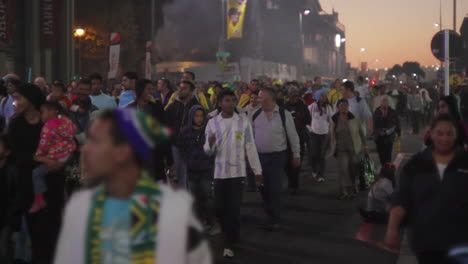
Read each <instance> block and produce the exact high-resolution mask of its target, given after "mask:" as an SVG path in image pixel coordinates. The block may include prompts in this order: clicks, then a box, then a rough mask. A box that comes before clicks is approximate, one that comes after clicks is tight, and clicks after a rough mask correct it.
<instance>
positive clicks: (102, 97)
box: [89, 73, 117, 110]
mask: <svg viewBox="0 0 468 264" xmlns="http://www.w3.org/2000/svg"><path fill="white" fill-rule="evenodd" d="M89 79H90V80H91V95H90V98H91V102H92V103H93V105H95V106H96V107H97V108H98V109H99V110H104V109H113V108H116V107H117V104H116V102H115V100H114V99H112V98H111V97H110V96H108V95H106V94H104V93H103V92H102V87H103V85H102V76H101V75H100V74H99V73H94V74H91V75H90V76H89Z"/></svg>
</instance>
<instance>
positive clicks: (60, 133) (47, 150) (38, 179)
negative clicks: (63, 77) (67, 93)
mask: <svg viewBox="0 0 468 264" xmlns="http://www.w3.org/2000/svg"><path fill="white" fill-rule="evenodd" d="M62 109H63V108H62V106H61V105H60V104H59V103H58V102H45V103H44V104H43V105H42V106H41V119H42V122H44V126H43V127H42V131H41V137H40V141H39V146H38V148H37V151H36V156H35V157H34V160H35V161H37V162H44V160H45V159H53V160H56V161H59V162H62V163H65V162H67V160H68V158H69V157H70V155H71V154H72V153H73V152H74V151H75V150H76V143H75V141H74V140H73V136H74V135H75V133H76V126H75V124H73V122H72V121H71V120H70V119H68V118H67V117H66V116H64V115H62ZM47 171H48V168H47V166H46V165H45V164H44V163H42V164H41V165H39V166H38V167H36V168H35V169H34V170H33V174H32V177H33V184H34V194H35V198H34V203H33V205H32V207H31V209H30V210H29V213H31V214H32V213H35V212H37V211H39V210H41V209H42V208H44V207H45V206H46V201H45V200H44V192H46V191H47V186H46V184H45V181H44V177H45V176H46V175H47Z"/></svg>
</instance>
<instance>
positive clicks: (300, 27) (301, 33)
mask: <svg viewBox="0 0 468 264" xmlns="http://www.w3.org/2000/svg"><path fill="white" fill-rule="evenodd" d="M308 15H310V9H305V10H303V11H302V12H299V36H300V45H301V56H300V61H301V63H300V65H301V68H302V71H303V72H302V74H303V76H304V46H305V44H304V29H303V26H302V21H303V16H308Z"/></svg>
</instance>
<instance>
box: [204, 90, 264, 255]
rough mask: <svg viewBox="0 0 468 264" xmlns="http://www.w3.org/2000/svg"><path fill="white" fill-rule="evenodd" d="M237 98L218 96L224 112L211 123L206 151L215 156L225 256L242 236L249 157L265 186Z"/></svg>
mask: <svg viewBox="0 0 468 264" xmlns="http://www.w3.org/2000/svg"><path fill="white" fill-rule="evenodd" d="M236 99H237V98H236V95H235V94H234V93H233V92H232V91H230V90H226V91H223V92H221V94H220V95H219V97H218V105H219V107H220V108H221V113H220V114H219V115H217V116H216V117H214V118H212V119H210V121H208V125H207V127H206V131H205V135H206V138H207V139H208V140H207V141H206V142H205V146H204V149H205V152H206V153H207V154H209V155H214V156H215V157H216V162H215V164H216V165H215V176H214V179H215V184H214V188H215V203H216V216H217V217H218V220H219V222H220V224H221V228H222V231H223V233H224V234H225V244H224V248H225V249H224V252H223V256H224V257H227V258H233V257H234V251H233V247H234V246H235V244H236V243H237V242H238V240H239V235H240V206H241V203H242V193H243V185H244V179H245V176H246V175H247V170H246V168H247V166H246V158H247V159H248V161H249V164H250V166H251V168H252V170H253V172H254V174H255V175H256V177H255V178H256V185H257V186H258V187H260V185H261V183H262V167H261V165H260V161H259V159H258V154H257V149H256V147H255V142H254V137H253V131H252V126H251V124H250V122H249V119H248V118H247V116H245V115H242V114H241V115H239V114H237V113H236V112H235V111H234V109H235V107H236Z"/></svg>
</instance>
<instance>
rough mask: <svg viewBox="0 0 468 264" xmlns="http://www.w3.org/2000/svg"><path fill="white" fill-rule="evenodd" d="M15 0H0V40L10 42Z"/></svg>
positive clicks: (14, 15) (8, 43) (13, 27)
mask: <svg viewBox="0 0 468 264" xmlns="http://www.w3.org/2000/svg"><path fill="white" fill-rule="evenodd" d="M15 2H16V0H0V40H1V41H2V42H3V43H4V44H7V45H10V44H11V41H12V39H13V31H14V29H15V20H16V5H15Z"/></svg>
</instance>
